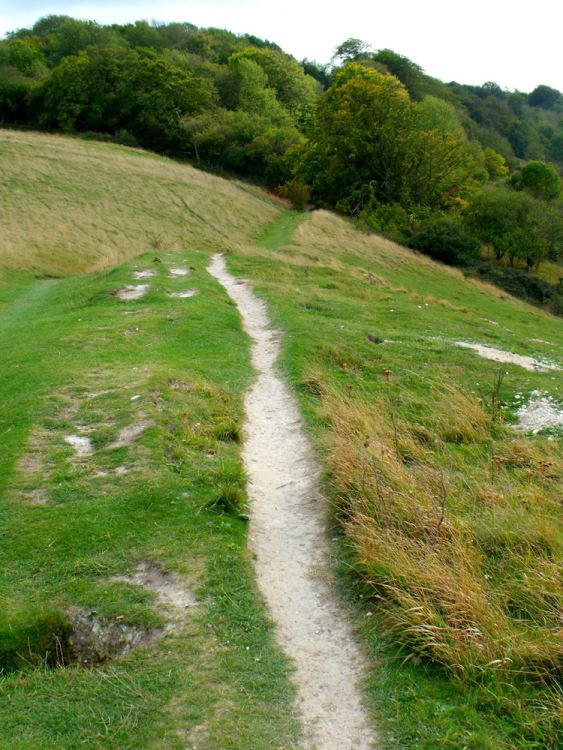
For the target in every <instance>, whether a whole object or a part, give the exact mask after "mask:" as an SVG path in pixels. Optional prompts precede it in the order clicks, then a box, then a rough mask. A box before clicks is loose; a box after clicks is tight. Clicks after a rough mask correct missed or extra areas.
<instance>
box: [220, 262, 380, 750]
mask: <svg viewBox="0 0 563 750" xmlns="http://www.w3.org/2000/svg"><path fill="white" fill-rule="evenodd" d="M209 271H210V273H211V274H212V275H213V276H215V277H216V278H217V279H218V280H219V282H220V283H221V284H223V286H224V287H225V289H226V290H227V292H228V294H229V295H230V296H231V298H232V299H233V300H234V301H235V302H236V304H237V306H238V308H239V311H240V313H241V316H242V319H243V324H244V328H245V330H246V332H247V333H248V334H249V336H250V337H251V339H252V341H253V347H252V362H253V365H254V368H255V369H256V371H257V373H258V377H257V378H256V381H255V383H254V385H253V386H252V387H251V388H250V390H249V391H248V393H247V395H246V399H245V407H246V439H245V447H244V451H243V458H244V462H245V466H246V470H247V472H248V475H249V479H250V487H249V497H250V501H251V527H250V542H251V545H252V548H253V551H254V553H255V555H256V570H257V577H258V582H259V585H260V587H261V589H262V592H263V594H264V597H265V599H266V601H267V603H268V606H269V608H270V612H271V614H272V616H273V618H274V620H275V622H276V624H277V628H278V636H279V640H280V642H281V645H282V647H283V648H284V650H285V651H286V653H287V654H288V655H289V656H290V657H291V658H292V659H293V661H294V663H295V683H296V686H297V690H298V700H299V708H300V712H301V716H302V721H303V725H304V735H305V740H304V741H305V745H304V747H305V748H307V749H308V750H309V749H310V750H313V749H315V750H368V748H372V747H373V746H374V742H375V736H374V734H373V732H372V731H371V729H370V728H369V725H368V721H367V717H366V715H365V712H364V709H363V707H362V704H361V699H360V690H359V687H358V681H359V679H360V678H361V675H362V671H363V669H362V659H361V655H360V651H359V649H358V647H357V646H356V644H355V642H354V640H353V638H352V635H351V632H350V628H349V626H348V624H347V622H346V620H345V618H344V616H343V615H342V613H341V612H339V611H338V607H337V605H336V603H335V601H334V600H333V597H332V596H331V593H330V589H329V585H328V583H327V557H328V547H327V539H326V529H325V521H324V513H323V506H322V503H321V500H320V497H319V494H318V487H317V478H318V467H317V465H316V463H315V461H314V459H313V456H312V451H311V448H310V446H309V443H308V441H307V438H306V437H305V434H304V432H303V428H302V426H301V420H300V416H299V410H298V406H297V402H296V400H295V398H294V397H293V395H292V394H291V393H290V391H289V389H288V387H287V386H286V385H285V383H284V381H283V380H282V379H281V377H280V376H279V375H278V374H277V372H276V367H275V365H276V360H277V358H278V354H279V338H280V337H279V334H278V332H277V331H276V330H275V329H272V327H271V326H270V323H269V320H268V315H267V312H266V309H265V305H264V303H263V302H262V301H261V300H260V299H258V298H257V297H256V296H255V295H254V294H253V293H252V291H251V289H250V288H249V287H248V286H247V285H246V284H245V282H243V281H240V280H236V279H235V278H234V277H233V276H231V275H230V274H229V273H228V271H227V267H226V263H225V260H224V258H223V256H221V255H216V256H215V257H214V258H213V261H212V263H211V265H210V267H209Z"/></svg>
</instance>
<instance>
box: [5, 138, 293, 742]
mask: <svg viewBox="0 0 563 750" xmlns="http://www.w3.org/2000/svg"><path fill="white" fill-rule="evenodd" d="M0 154H1V155H2V157H5V158H3V159H2V163H3V174H4V176H5V177H6V181H5V183H4V193H3V198H2V200H3V207H4V210H3V212H2V217H1V219H0V221H1V222H2V228H3V237H4V238H6V242H5V244H4V245H3V247H2V253H1V258H0V267H2V270H1V271H0V339H1V341H2V347H1V348H2V352H1V359H2V367H1V370H0V441H1V443H2V450H1V451H0V495H1V499H0V513H1V531H2V534H1V541H2V544H1V545H0V569H1V570H2V576H1V579H0V600H1V602H2V607H1V608H0V726H1V730H0V747H2V748H10V750H12V748H22V750H23V748H25V749H26V750H28V749H29V748H37V749H39V748H53V747H57V748H61V749H62V748H69V749H70V748H76V747H79V746H80V747H81V746H84V747H91V748H95V747H110V748H138V747H159V748H161V747H162V748H183V747H186V746H188V747H197V748H219V747H220V748H233V750H234V749H235V748H237V750H238V748H240V747H241V746H242V747H245V748H246V747H248V748H256V750H258V749H260V750H263V749H264V748H271V749H274V748H278V747H280V745H282V744H283V746H284V747H286V748H292V747H295V746H296V744H295V743H296V740H295V738H296V733H297V723H296V721H295V717H294V716H293V709H292V697H293V694H292V688H291V686H290V683H289V680H288V665H287V663H286V661H285V660H284V658H283V657H282V656H281V654H280V653H279V651H278V649H277V648H276V646H275V645H274V644H273V641H272V631H271V626H270V624H269V622H268V620H267V618H266V616H265V613H264V610H263V606H262V603H261V600H260V598H259V596H258V594H257V591H256V589H255V584H254V574H253V569H252V565H251V561H250V560H249V556H248V553H247V550H246V522H245V520H244V515H245V502H246V500H245V477H244V474H243V471H242V467H241V462H240V457H239V438H240V425H241V419H242V414H241V409H242V393H243V391H244V389H245V387H246V386H247V385H248V383H249V380H250V377H251V370H250V365H249V357H248V344H247V340H246V337H245V336H244V335H243V334H242V332H241V330H240V324H239V319H238V315H237V313H236V310H235V309H234V307H233V306H232V304H231V303H230V302H229V301H228V299H227V297H226V295H225V294H224V292H223V290H222V289H221V288H220V287H219V286H218V285H217V284H216V283H215V282H214V281H213V280H212V279H211V278H210V277H209V275H208V274H207V272H206V270H205V269H206V266H207V263H208V258H209V256H208V254H207V253H206V252H201V248H210V249H211V248H212V249H216V248H217V247H218V246H220V243H221V242H223V245H221V246H222V247H232V246H233V245H234V244H236V243H237V242H239V241H241V240H243V239H244V238H245V237H246V236H247V234H246V233H247V232H250V231H259V230H260V229H261V228H262V227H264V226H266V224H267V223H268V222H269V221H270V220H271V219H272V218H273V217H275V216H276V215H277V214H278V213H279V211H278V209H277V208H275V207H274V206H273V204H271V203H270V202H269V201H268V199H267V198H266V197H262V196H257V195H255V194H254V191H253V190H251V191H250V192H248V191H246V190H242V189H239V188H238V187H237V186H236V185H235V184H234V183H227V182H225V181H221V180H216V179H215V178H212V177H209V176H207V175H204V174H201V173H197V172H195V171H194V170H191V169H189V168H184V167H179V166H177V165H174V164H173V163H171V162H168V161H166V160H162V159H155V158H152V157H150V156H149V155H147V154H143V153H136V152H132V151H127V150H120V149H115V148H113V147H107V146H102V147H100V146H99V145H97V144H96V145H92V144H84V143H81V142H76V141H72V140H68V139H59V138H49V137H46V136H35V135H33V134H13V133H3V134H2V143H1V146H0ZM210 194H213V195H214V196H215V200H214V201H209V200H208V198H209V195H210ZM237 201H238V204H237ZM187 204H189V207H188V205H187ZM190 209H193V210H190ZM199 211H202V214H201V216H199V217H198V216H196V214H199ZM230 211H232V212H233V213H232V214H230V213H229V212H230ZM219 214H220V215H221V217H222V219H221V221H220V220H219ZM225 217H227V218H228V221H229V225H230V226H231V228H232V229H233V231H232V232H230V233H228V232H227V230H226V229H225V223H224V220H225ZM237 222H238V224H237ZM237 227H238V229H237ZM227 234H228V235H229V236H228V237H227ZM222 238H224V239H222ZM157 240H158V241H157ZM171 247H172V248H173V249H175V250H176V251H177V252H174V253H170V252H169V250H170V249H171ZM181 247H183V248H186V247H188V248H192V250H190V251H189V252H185V251H181V250H180V248H181ZM198 248H199V249H198ZM143 250H150V252H148V253H145V254H144V255H143V254H142V251H143ZM132 256H136V257H135V260H134V261H132V262H130V263H129V264H125V265H119V266H118V267H116V268H111V266H115V264H116V263H117V262H122V260H123V259H124V258H127V257H132ZM102 267H103V268H107V269H110V270H104V271H101V272H97V273H92V272H91V273H87V274H82V275H79V276H76V275H74V276H70V277H69V278H45V277H49V276H61V275H65V274H75V273H76V272H80V271H84V270H86V269H93V268H102ZM177 267H179V268H180V269H181V270H185V271H186V272H187V275H186V276H178V275H176V276H175V275H173V274H172V273H171V269H173V268H177ZM135 271H137V272H139V271H140V272H147V271H148V272H149V273H150V274H153V275H152V276H150V277H149V278H142V279H136V278H135V276H134V274H135ZM142 284H148V285H149V288H148V290H147V292H146V294H145V296H143V297H142V298H140V299H138V300H132V301H124V300H121V299H119V297H118V296H117V295H116V292H117V291H118V290H123V289H124V288H126V287H128V286H139V285H142ZM186 290H195V292H196V294H195V296H192V297H188V298H173V297H170V296H169V293H178V292H182V291H186ZM68 438H79V441H82V442H81V443H80V442H79V447H80V445H82V447H84V446H85V445H86V446H89V448H88V450H86V453H85V454H84V455H79V453H78V452H77V451H76V449H75V448H74V447H73V445H71V444H69V443H68V442H67V439H68ZM84 441H86V442H84ZM145 569H148V570H149V571H152V573H153V574H154V573H155V571H156V575H157V578H158V576H162V577H164V581H165V583H166V582H168V584H170V581H172V582H173V583H174V586H176V589H178V592H179V593H178V592H176V593H177V594H178V596H180V599H181V600H182V597H184V598H186V600H188V601H189V604H190V606H188V607H185V606H182V605H174V604H173V603H172V604H171V603H170V602H168V601H166V596H165V595H166V590H165V591H164V599H163V594H162V592H161V591H159V590H158V589H155V588H154V587H152V588H151V581H150V580H149V581H148V583H147V585H145V584H144V583H143V582H142V581H139V580H138V576H139V575H140V573H139V571H143V570H145ZM136 577H137V578H136ZM176 589H174V591H175V590H176ZM84 624H86V629H88V627H90V628H92V627H93V628H94V629H95V628H97V629H98V630H99V631H100V633H101V635H99V638H98V642H97V643H96V644H95V647H92V648H85V644H82V645H80V643H78V645H77V639H78V640H79V638H80V637H85V636H84V633H82V634H81V633H80V632H79V630H80V628H83V627H84ZM108 634H110V635H111V634H113V639H114V641H116V643H113V642H108V640H107V639H108V637H109V636H108ZM104 639H106V640H104ZM120 639H121V640H120ZM127 639H130V640H131V639H132V640H133V641H135V639H138V640H141V641H142V643H141V645H139V646H138V647H136V648H133V649H131V650H129V651H128V652H127V653H123V654H121V653H120V652H119V649H120V648H121V646H122V645H123V642H127ZM87 645H88V644H86V646H87ZM79 646H80V648H79ZM112 649H113V651H112ZM116 650H117V653H115V651H116Z"/></svg>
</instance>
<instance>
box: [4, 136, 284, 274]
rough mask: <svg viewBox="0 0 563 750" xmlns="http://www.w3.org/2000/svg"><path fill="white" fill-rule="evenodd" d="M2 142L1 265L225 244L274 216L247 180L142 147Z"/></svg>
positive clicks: (98, 262) (60, 264)
mask: <svg viewBox="0 0 563 750" xmlns="http://www.w3.org/2000/svg"><path fill="white" fill-rule="evenodd" d="M0 149H1V150H0V157H1V158H2V167H3V173H2V184H1V185H0V200H1V203H2V215H1V217H0V231H1V234H2V238H3V243H2V255H1V258H0V264H1V266H3V267H11V268H20V269H26V270H31V271H34V272H37V273H40V274H42V275H54V276H60V275H66V274H69V273H81V272H83V271H90V270H99V269H102V268H108V267H111V266H114V265H116V264H117V263H120V262H122V261H124V260H127V259H128V258H131V257H133V256H135V255H139V254H140V253H143V252H147V251H151V250H155V249H160V248H163V247H165V248H168V249H170V248H175V247H183V246H185V245H186V243H189V245H190V246H191V247H198V248H201V249H207V250H216V249H217V248H220V249H229V248H232V247H235V246H236V245H237V243H240V242H246V241H249V240H250V239H251V238H252V237H253V236H254V235H255V234H256V233H257V232H259V231H260V229H261V228H262V227H264V226H265V225H266V224H267V223H268V222H271V221H273V220H274V219H275V218H276V216H278V215H279V208H278V207H277V206H276V205H275V204H274V202H273V201H272V200H270V199H269V198H268V197H267V196H265V195H264V194H263V193H261V192H260V191H258V190H255V189H254V188H252V187H251V186H248V185H244V184H243V183H240V182H236V181H232V182H228V181H226V180H224V179H220V178H218V177H214V176H213V175H210V174H208V173H205V172H200V171H198V170H195V169H192V168H191V167H188V166H184V165H179V164H177V163H176V162H173V161H171V160H167V159H164V158H162V157H155V156H154V155H152V154H149V153H148V152H146V151H139V150H135V149H131V148H124V147H121V146H113V145H107V146H105V148H103V149H102V150H100V146H99V144H96V143H92V142H88V141H80V140H75V139H70V138H57V137H53V136H45V135H40V134H37V133H17V132H15V131H2V137H1V140H0ZM102 154H103V155H104V157H103V158H101V155H102ZM210 194H213V196H214V198H213V201H210V200H209V195H210Z"/></svg>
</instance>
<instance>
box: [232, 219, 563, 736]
mask: <svg viewBox="0 0 563 750" xmlns="http://www.w3.org/2000/svg"><path fill="white" fill-rule="evenodd" d="M269 248H270V252H267V251H265V250H261V249H259V248H251V247H248V248H246V249H245V250H244V252H242V253H238V254H236V255H235V254H233V255H232V256H231V258H230V264H231V267H232V268H233V270H234V271H235V272H236V273H238V274H241V275H245V276H247V277H249V278H250V279H252V280H253V282H254V284H255V287H256V290H257V292H258V293H259V294H261V295H263V296H264V297H265V298H266V299H267V300H268V302H269V303H270V307H271V312H272V317H273V323H274V325H275V326H279V327H281V328H282V329H284V330H285V331H286V332H287V333H286V336H285V339H284V354H283V367H284V368H285V370H286V372H287V375H288V377H289V378H290V380H291V381H292V383H293V384H294V386H295V387H296V389H297V390H298V392H299V394H300V398H301V404H302V407H303V410H304V413H305V414H306V416H307V420H308V425H309V427H310V430H311V435H312V437H313V439H314V440H315V442H316V444H317V447H318V450H319V453H320V455H321V457H322V459H323V461H324V465H325V467H326V475H325V486H326V491H327V494H328V496H329V498H330V500H331V505H332V511H333V520H334V523H335V524H336V528H337V529H340V532H341V535H342V559H343V561H344V562H343V570H342V578H341V580H342V586H343V590H344V591H345V592H346V594H347V595H348V596H351V597H352V598H353V599H354V600H355V602H356V604H357V605H358V619H359V627H360V629H361V631H362V633H363V634H364V636H365V639H366V642H367V644H368V645H369V648H370V649H371V653H372V658H373V662H374V669H373V675H372V678H371V682H370V687H371V690H370V694H371V697H372V699H373V702H374V706H375V710H376V714H377V716H378V722H379V725H380V726H383V727H384V728H385V729H388V730H389V732H388V735H387V740H386V741H387V744H388V746H389V747H401V748H411V747H412V748H417V749H419V748H428V749H429V748H436V747H440V748H451V749H452V750H454V748H455V749H456V750H458V749H459V748H462V747H463V748H475V750H477V748H479V750H482V749H483V748H491V750H492V748H495V749H498V748H503V749H505V750H508V748H511V749H512V750H516V748H518V749H519V750H522V748H526V749H530V750H531V748H539V747H541V748H555V747H557V746H558V742H559V740H560V737H559V735H558V731H559V729H558V727H559V725H558V715H559V711H560V707H561V703H560V693H559V692H558V683H557V678H558V673H559V668H560V658H561V646H560V638H559V630H558V628H559V622H558V612H559V611H560V604H561V600H560V588H559V585H558V573H557V570H558V565H559V563H560V560H561V527H560V519H559V516H558V510H557V509H558V503H559V502H560V499H561V498H560V484H558V482H559V480H560V476H561V469H562V466H563V456H562V453H561V446H560V440H559V439H558V437H559V436H558V433H557V432H555V433H553V432H552V433H549V432H547V433H540V434H538V435H535V436H532V435H522V434H519V433H517V432H516V431H515V430H514V429H513V428H512V427H511V425H510V423H511V421H513V420H514V418H515V409H516V405H517V404H518V403H520V400H522V399H523V400H526V398H527V397H528V396H529V394H531V393H532V392H533V391H536V390H540V391H543V392H547V393H550V394H551V395H552V396H553V397H555V398H557V397H558V396H560V390H559V389H560V386H561V375H560V372H559V371H557V370H548V371H545V372H539V371H537V372H529V371H526V370H524V369H522V368H521V367H519V366H517V365H513V364H503V365H502V366H499V364H498V363H495V362H491V361H489V360H486V359H482V358H480V357H479V356H477V355H476V354H475V353H474V352H470V351H468V350H466V349H460V348H458V347H457V346H456V345H455V342H456V341H470V342H480V343H484V344H486V345H488V346H492V347H495V348H498V349H502V350H506V351H509V352H514V353H520V354H527V355H528V356H534V357H537V358H538V359H539V360H541V361H546V362H549V363H552V364H559V365H561V360H560V358H559V357H558V352H560V351H561V343H562V336H561V327H560V322H559V321H557V320H556V319H555V318H553V317H551V316H549V315H546V314H544V313H542V312H540V311H538V310H536V309H534V308H532V307H529V306H526V305H525V304H523V303H521V302H518V301H516V300H513V299H511V298H509V297H508V296H507V295H506V294H503V293H502V292H500V291H499V290H497V289H494V288H492V287H488V286H487V285H484V284H480V283H478V282H474V281H469V282H468V281H466V280H464V279H463V277H462V276H461V274H459V273H458V272H457V271H455V270H452V269H448V268H445V267H443V266H440V265H438V264H436V263H433V262H432V261H430V260H428V259H427V258H424V257H422V256H417V255H415V254H413V253H411V252H409V251H407V250H405V249H404V248H401V247H399V246H397V245H394V244H393V243H391V242H388V241H386V240H383V239H379V238H377V237H373V236H366V235H362V234H360V233H358V232H354V231H353V230H352V229H351V228H350V226H349V225H348V224H347V223H346V222H344V221H342V220H340V219H338V218H336V217H334V216H331V215H329V214H326V213H324V212H317V213H315V214H313V215H312V216H311V217H310V218H309V219H308V220H307V221H305V222H304V223H301V224H300V225H299V226H298V228H297V229H296V231H295V232H294V234H293V237H288V236H287V235H286V236H285V237H284V238H283V241H281V242H280V243H278V244H277V245H272V244H270V245H269ZM271 250H275V252H271ZM499 372H500V373H501V375H502V377H499ZM499 404H500V405H499Z"/></svg>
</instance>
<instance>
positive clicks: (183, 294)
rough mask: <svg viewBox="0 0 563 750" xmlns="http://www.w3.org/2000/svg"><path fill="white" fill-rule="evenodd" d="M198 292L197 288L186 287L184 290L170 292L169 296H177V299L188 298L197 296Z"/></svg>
mask: <svg viewBox="0 0 563 750" xmlns="http://www.w3.org/2000/svg"><path fill="white" fill-rule="evenodd" d="M196 294H198V290H197V289H186V290H185V291H183V292H168V296H169V297H175V298H176V299H187V298H188V297H195V296H196Z"/></svg>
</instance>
